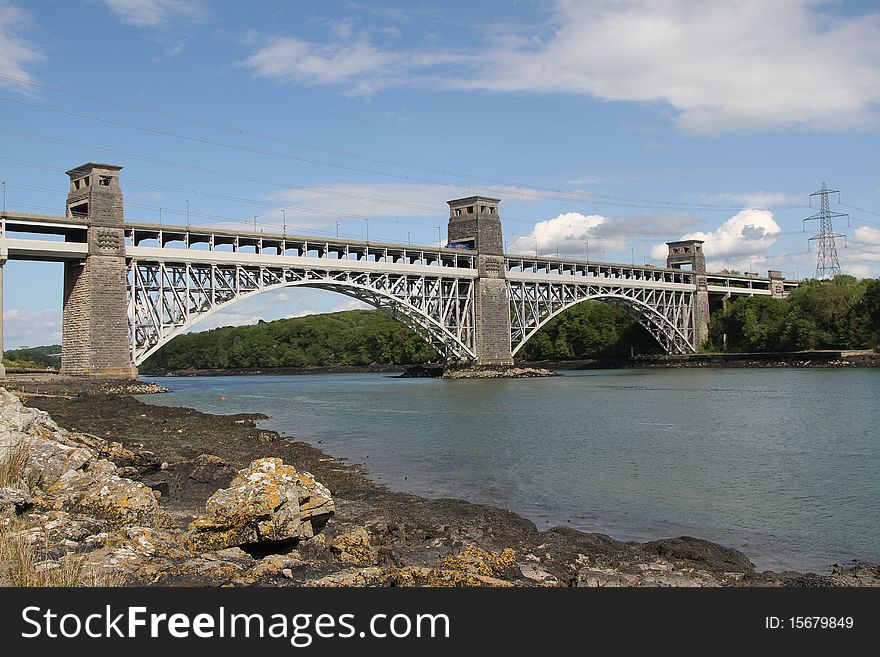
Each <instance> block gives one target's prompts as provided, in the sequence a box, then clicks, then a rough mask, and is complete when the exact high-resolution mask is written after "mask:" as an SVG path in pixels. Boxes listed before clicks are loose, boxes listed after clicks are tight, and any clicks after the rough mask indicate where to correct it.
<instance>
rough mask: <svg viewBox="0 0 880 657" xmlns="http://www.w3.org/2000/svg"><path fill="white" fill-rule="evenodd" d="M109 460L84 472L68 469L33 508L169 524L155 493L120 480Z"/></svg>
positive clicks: (37, 497) (38, 497)
mask: <svg viewBox="0 0 880 657" xmlns="http://www.w3.org/2000/svg"><path fill="white" fill-rule="evenodd" d="M115 470H116V466H114V465H113V464H112V463H111V462H110V461H104V460H99V461H95V462H94V463H93V464H91V465H90V467H88V468H87V469H85V470H68V471H67V472H65V473H64V474H63V475H61V477H60V478H59V479H58V480H57V481H56V482H55V483H54V484H52V485H51V486H49V487H48V488H47V489H45V490H41V491H37V492H36V493H35V494H34V507H35V508H37V509H43V510H63V511H68V512H71V513H81V514H86V515H91V516H94V517H97V518H103V519H106V520H110V521H113V522H116V523H124V524H148V525H153V524H158V525H159V526H161V525H164V524H168V520H167V518H166V514H165V512H164V511H163V510H161V509H160V508H159V504H158V502H157V501H156V496H155V495H153V491H152V490H151V489H150V488H149V487H148V486H145V485H144V484H142V483H140V482H137V481H132V480H130V479H125V478H123V477H120V476H118V475H117V474H116V472H115Z"/></svg>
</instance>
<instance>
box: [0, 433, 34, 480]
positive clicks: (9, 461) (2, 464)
mask: <svg viewBox="0 0 880 657" xmlns="http://www.w3.org/2000/svg"><path fill="white" fill-rule="evenodd" d="M29 455H30V454H29V450H28V445H27V443H26V442H24V441H23V440H19V441H18V442H16V443H14V444H13V445H10V446H9V447H7V448H6V454H5V455H4V456H3V458H0V488H18V489H20V490H24V491H28V492H29V491H30V489H31V484H32V482H31V481H30V477H29V476H28V473H27V467H26V466H27V461H28V456H29Z"/></svg>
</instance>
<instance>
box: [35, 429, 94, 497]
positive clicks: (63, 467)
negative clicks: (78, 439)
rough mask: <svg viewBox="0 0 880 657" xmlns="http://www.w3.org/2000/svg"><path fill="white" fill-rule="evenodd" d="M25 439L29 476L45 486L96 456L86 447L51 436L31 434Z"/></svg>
mask: <svg viewBox="0 0 880 657" xmlns="http://www.w3.org/2000/svg"><path fill="white" fill-rule="evenodd" d="M25 440H26V445H27V453H28V458H27V466H26V468H27V470H28V472H29V477H30V478H31V479H32V480H33V481H36V482H37V483H38V484H39V485H40V486H44V487H45V486H51V485H52V484H54V483H55V482H56V481H58V479H59V478H60V477H61V476H62V475H63V474H64V473H66V472H69V471H72V470H78V469H79V468H81V467H83V466H84V465H86V464H87V463H88V462H89V461H91V460H92V459H93V458H94V457H95V454H94V453H93V452H92V451H91V450H89V449H87V448H85V447H70V446H68V445H65V444H63V443H60V442H58V441H56V440H53V439H52V438H51V437H47V438H43V437H41V436H38V437H35V436H29V437H27V438H26V439H25Z"/></svg>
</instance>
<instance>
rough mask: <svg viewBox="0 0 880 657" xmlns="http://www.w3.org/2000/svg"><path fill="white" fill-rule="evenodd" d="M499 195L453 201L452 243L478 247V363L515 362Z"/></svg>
mask: <svg viewBox="0 0 880 657" xmlns="http://www.w3.org/2000/svg"><path fill="white" fill-rule="evenodd" d="M500 202H501V200H500V199H497V198H489V197H486V196H469V197H467V198H460V199H455V200H454V201H449V202H448V203H449V225H448V229H447V234H448V238H449V246H452V247H461V248H467V249H475V250H476V251H477V268H478V272H479V278H478V279H477V281H476V289H475V297H476V299H475V303H476V313H475V326H474V328H475V331H476V335H475V342H476V344H475V347H476V348H475V352H476V356H477V358H476V362H475V364H476V365H513V356H512V355H511V350H510V301H509V300H508V298H507V282H506V280H505V267H504V237H503V235H502V232H501V217H500V215H499V214H498V204H499V203H500Z"/></svg>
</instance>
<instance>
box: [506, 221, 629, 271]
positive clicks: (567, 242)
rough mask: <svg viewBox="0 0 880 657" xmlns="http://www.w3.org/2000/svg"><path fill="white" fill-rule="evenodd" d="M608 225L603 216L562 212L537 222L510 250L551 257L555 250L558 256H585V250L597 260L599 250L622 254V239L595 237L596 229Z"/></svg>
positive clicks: (623, 246) (623, 245) (624, 242)
mask: <svg viewBox="0 0 880 657" xmlns="http://www.w3.org/2000/svg"><path fill="white" fill-rule="evenodd" d="M608 222H609V219H608V218H607V217H603V216H602V215H598V214H590V215H584V214H581V213H580V212H565V213H563V214H560V215H557V216H555V217H553V218H552V219H547V220H546V221H539V222H537V223H536V224H535V227H534V228H533V229H532V231H531V232H530V233H529V234H527V235H523V236H521V237H519V238H517V239H516V240H515V241H514V242H513V244H512V245H511V247H510V251H511V252H512V253H523V254H534V253H535V251H537V252H538V254H540V255H551V254H554V253H555V252H556V249H559V253H560V255H565V256H569V257H571V256H583V257H586V255H587V251H588V250H589V257H590V258H591V259H593V260H598V259H599V257H600V253H601V252H602V251H622V250H623V249H624V248H625V246H626V240H625V239H621V238H619V237H611V236H607V237H604V238H599V237H597V235H596V233H597V230H598V229H599V228H601V227H602V226H604V225H606V224H607V223H608ZM588 241H589V244H588Z"/></svg>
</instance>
